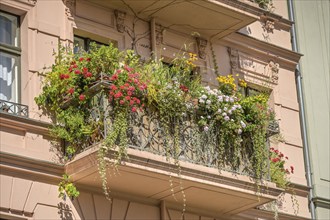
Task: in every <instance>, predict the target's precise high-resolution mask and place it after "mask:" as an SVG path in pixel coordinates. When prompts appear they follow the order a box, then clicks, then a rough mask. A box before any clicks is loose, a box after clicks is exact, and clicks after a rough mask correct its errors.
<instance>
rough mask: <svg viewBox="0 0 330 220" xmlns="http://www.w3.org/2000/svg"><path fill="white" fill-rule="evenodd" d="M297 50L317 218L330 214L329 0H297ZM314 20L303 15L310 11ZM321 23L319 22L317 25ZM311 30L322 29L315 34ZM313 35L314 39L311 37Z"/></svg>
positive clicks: (323, 217) (295, 8)
mask: <svg viewBox="0 0 330 220" xmlns="http://www.w3.org/2000/svg"><path fill="white" fill-rule="evenodd" d="M294 10H295V20H296V34H297V51H299V52H301V53H303V54H304V56H303V57H302V58H301V61H300V72H301V76H302V86H301V87H302V91H303V97H304V103H305V115H306V131H307V141H308V146H309V151H310V158H311V180H312V181H311V184H312V186H313V196H312V201H313V203H314V206H315V210H316V218H317V219H328V218H329V216H330V183H329V180H330V177H329V169H328V167H329V160H328V155H329V154H330V152H329V146H330V142H329V138H328V135H327V134H328V133H329V71H330V70H329V62H328V60H329V27H328V26H329V19H330V17H329V2H328V1H317V2H316V3H315V2H309V1H306V2H294ZM307 12H308V15H309V16H310V18H311V19H310V20H309V19H306V17H303V16H302V15H303V14H304V13H307ZM315 24H319V25H315ZM310 33H320V34H318V36H317V38H312V37H311V36H310V35H309V34H310ZM310 39H313V40H310Z"/></svg>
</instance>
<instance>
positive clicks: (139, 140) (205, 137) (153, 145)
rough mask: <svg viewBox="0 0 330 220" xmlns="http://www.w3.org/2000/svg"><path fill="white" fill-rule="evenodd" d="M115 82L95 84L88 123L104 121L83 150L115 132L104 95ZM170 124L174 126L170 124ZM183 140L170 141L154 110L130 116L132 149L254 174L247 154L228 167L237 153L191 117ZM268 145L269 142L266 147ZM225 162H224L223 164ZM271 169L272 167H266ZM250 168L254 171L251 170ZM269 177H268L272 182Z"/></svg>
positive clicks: (274, 128)
mask: <svg viewBox="0 0 330 220" xmlns="http://www.w3.org/2000/svg"><path fill="white" fill-rule="evenodd" d="M110 84H111V83H110V82H109V81H107V80H105V81H104V80H101V81H100V82H98V83H96V84H95V85H93V86H92V87H91V88H90V89H89V91H88V93H89V95H91V96H94V99H93V101H92V102H93V103H91V105H90V106H91V108H90V109H89V111H90V114H89V115H90V118H89V119H87V120H88V121H100V120H103V121H102V123H99V124H100V126H99V127H98V128H97V130H98V131H97V132H96V133H97V134H98V135H97V136H93V137H90V138H89V139H88V140H86V141H84V143H83V144H82V145H83V146H81V149H83V150H84V149H87V148H89V147H90V146H92V145H94V144H96V143H98V142H100V141H102V140H103V139H104V138H105V137H106V136H107V134H108V133H109V131H110V129H112V125H113V119H111V117H107V116H109V115H111V114H113V107H112V106H111V104H110V103H109V101H108V99H107V98H106V97H105V96H104V93H103V92H102V90H103V88H107V87H108V86H109V85H110ZM75 104H76V103H74V102H73V101H70V100H67V101H66V102H64V103H63V105H62V108H67V107H69V106H72V105H75ZM169 124H170V123H169ZM179 124H180V125H179V129H178V130H179V135H178V137H179V140H178V142H177V143H178V144H177V146H179V147H175V143H174V138H168V135H166V131H165V129H164V127H163V125H162V123H161V120H160V118H159V115H158V114H157V112H156V111H153V110H152V109H146V110H145V111H144V112H136V113H131V114H130V115H129V123H128V129H127V132H126V133H127V138H128V147H130V148H134V149H138V150H141V151H147V152H151V153H154V154H158V155H162V156H165V157H170V158H173V157H176V158H178V159H179V160H181V161H187V162H191V163H194V164H199V165H203V166H207V167H216V168H219V167H221V169H223V170H227V171H230V172H234V173H239V174H245V175H250V176H251V175H253V173H250V172H249V171H248V170H251V161H250V160H249V157H248V156H247V155H242V156H241V158H240V163H239V164H238V165H237V166H236V167H232V166H231V165H230V164H226V162H224V161H223V159H224V158H222V159H221V157H223V155H226V156H225V157H226V158H230V157H231V156H232V154H233V152H229V151H228V152H225V153H224V152H220V150H219V148H218V147H217V146H218V145H219V143H218V141H219V139H218V138H217V137H216V133H217V132H216V131H213V130H212V129H214V130H215V129H219V128H210V130H208V132H202V131H201V129H200V127H199V126H198V125H197V124H196V123H194V122H193V120H192V119H190V118H189V116H186V117H182V118H181V119H180V123H179ZM278 131H279V128H278V124H277V123H275V122H274V123H272V124H271V125H270V128H269V129H268V132H267V136H268V137H270V136H272V135H274V134H276V133H278ZM266 146H267V144H266V143H265V147H266ZM221 160H222V161H221ZM265 165H266V166H267V167H269V164H265ZM247 167H249V168H250V169H247ZM267 175H268V174H265V176H264V178H266V179H268V178H269V176H267Z"/></svg>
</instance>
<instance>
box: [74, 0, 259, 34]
mask: <svg viewBox="0 0 330 220" xmlns="http://www.w3.org/2000/svg"><path fill="white" fill-rule="evenodd" d="M91 3H92V4H96V5H98V6H101V7H102V8H112V9H115V10H118V11H120V12H123V13H125V14H130V15H133V16H136V17H137V18H139V19H141V20H143V21H150V20H151V19H152V18H155V19H156V22H157V23H158V24H160V25H162V26H164V27H170V29H171V30H173V31H177V32H181V33H182V32H183V33H187V34H191V33H196V32H198V33H199V34H200V35H201V36H202V37H205V38H206V37H207V38H208V37H212V38H217V39H219V38H222V37H224V36H226V35H228V34H230V33H233V32H235V31H237V30H239V29H241V28H243V27H245V26H247V25H249V24H251V23H252V22H254V21H256V20H257V19H258V15H256V14H255V12H254V11H251V10H247V9H246V7H251V5H250V4H246V3H243V2H239V1H235V2H234V4H232V3H231V1H229V2H228V1H226V0H221V1H213V0H203V1H186V0H178V1H168V0H143V1H135V0H126V1H119V0H109V1H102V0H89V1H86V2H83V1H77V3H76V6H75V8H72V7H71V8H70V10H71V11H75V13H76V15H77V16H78V17H84V16H86V13H87V12H88V11H87V10H90V7H88V5H90V4H91ZM95 10H98V9H95ZM95 13H96V14H97V13H98V12H95ZM88 14H90V12H88ZM196 15H197V16H196ZM117 19H120V21H121V24H122V23H123V21H124V20H123V19H125V16H124V14H120V15H119V16H117ZM117 25H118V23H117Z"/></svg>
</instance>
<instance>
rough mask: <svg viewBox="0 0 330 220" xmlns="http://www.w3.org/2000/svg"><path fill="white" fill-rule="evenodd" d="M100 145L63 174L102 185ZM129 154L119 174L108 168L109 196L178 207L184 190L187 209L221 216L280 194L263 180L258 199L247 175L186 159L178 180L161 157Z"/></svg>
mask: <svg viewBox="0 0 330 220" xmlns="http://www.w3.org/2000/svg"><path fill="white" fill-rule="evenodd" d="M99 147H100V145H96V146H94V147H93V148H90V149H88V150H86V151H84V152H83V153H81V154H79V155H77V156H76V158H75V159H74V160H73V161H71V162H70V163H68V164H67V165H66V172H67V173H68V174H69V175H70V176H71V177H72V179H73V181H74V182H75V183H76V184H77V185H81V186H85V187H88V188H91V187H92V188H98V189H101V180H100V177H99V173H98V168H97V167H98V166H97V163H98V160H97V150H98V149H99ZM128 155H129V159H128V160H126V161H125V162H124V164H123V165H120V166H119V167H118V170H119V171H118V173H116V172H115V171H114V169H113V168H111V167H110V168H109V171H108V184H109V187H110V189H111V195H113V196H115V195H116V194H125V195H128V196H132V197H138V198H142V199H150V200H153V201H159V200H163V201H165V202H166V203H167V204H169V206H173V208H177V209H180V208H181V207H182V204H183V202H182V201H183V200H182V195H183V194H182V192H181V191H182V190H183V191H184V194H185V196H186V198H187V202H186V204H187V210H190V211H195V212H196V211H198V212H200V213H204V214H206V215H208V216H214V217H223V216H226V215H228V216H229V215H233V214H237V213H240V212H242V211H244V210H247V209H250V208H253V207H256V206H259V205H261V204H264V203H267V202H269V201H272V200H274V199H275V198H276V196H278V195H279V194H280V193H281V192H282V190H281V189H278V188H276V187H275V185H274V184H273V183H267V188H266V187H265V186H261V188H260V192H261V194H260V195H259V197H258V196H257V195H256V191H257V189H256V185H255V183H254V182H253V181H252V180H251V179H250V178H249V177H247V176H241V175H235V174H233V173H230V172H226V171H222V172H221V173H219V170H218V169H215V168H209V167H205V166H201V165H195V164H192V163H189V162H180V166H181V178H178V172H179V171H178V167H177V166H176V165H173V163H169V162H168V161H167V160H166V158H165V157H163V156H160V155H155V154H152V153H149V152H143V151H139V150H136V149H128ZM109 158H110V159H111V156H110V155H109ZM172 162H173V161H172ZM171 182H172V183H173V185H172V186H171ZM180 182H181V183H182V184H181V183H180ZM171 190H173V193H172V192H171Z"/></svg>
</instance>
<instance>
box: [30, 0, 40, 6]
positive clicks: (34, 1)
mask: <svg viewBox="0 0 330 220" xmlns="http://www.w3.org/2000/svg"><path fill="white" fill-rule="evenodd" d="M37 1H38V0H28V2H29V3H31V4H33V5H36V4H37Z"/></svg>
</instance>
